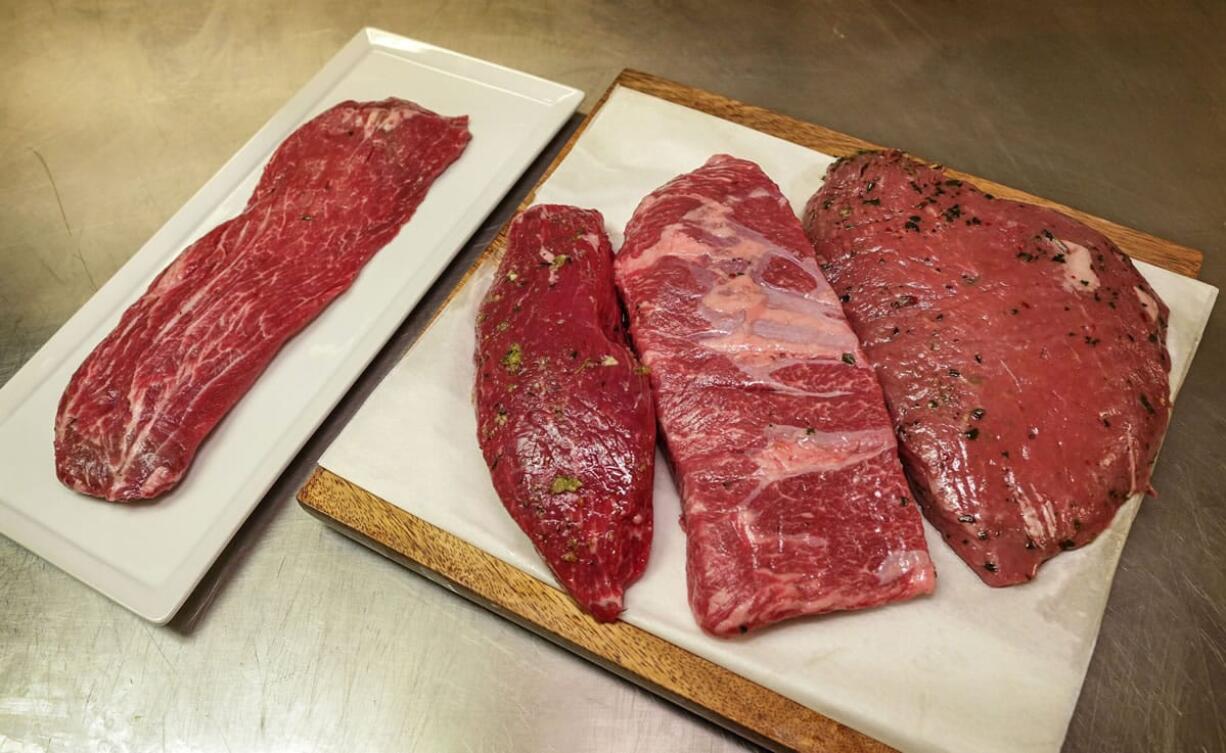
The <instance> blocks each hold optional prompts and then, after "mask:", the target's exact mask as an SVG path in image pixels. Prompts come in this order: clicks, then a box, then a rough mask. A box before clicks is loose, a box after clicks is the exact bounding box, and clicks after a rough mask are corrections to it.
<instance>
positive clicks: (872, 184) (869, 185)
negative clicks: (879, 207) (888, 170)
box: [864, 180, 877, 193]
mask: <svg viewBox="0 0 1226 753" xmlns="http://www.w3.org/2000/svg"><path fill="white" fill-rule="evenodd" d="M876 187H877V181H875V180H870V181H869V182H867V183H865V184H864V193H868V192H869V191H871V190H873V189H874V188H876Z"/></svg>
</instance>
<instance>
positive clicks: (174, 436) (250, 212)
mask: <svg viewBox="0 0 1226 753" xmlns="http://www.w3.org/2000/svg"><path fill="white" fill-rule="evenodd" d="M467 123H468V119H467V118H464V117H458V118H449V117H442V116H440V115H437V114H435V113H433V112H430V111H429V110H426V109H424V108H422V107H420V106H418V105H416V104H414V103H412V102H406V101H403V100H399V99H386V100H383V101H382V102H366V103H358V102H343V103H341V104H339V105H336V106H335V107H332V108H331V109H329V110H327V111H326V112H324V113H322V114H321V115H319V116H317V117H315V118H314V119H313V120H311V121H310V122H308V123H306V124H305V125H303V126H302V127H301V128H299V129H298V130H297V131H295V132H294V133H293V134H292V135H291V136H290V137H289V138H287V139H286V140H285V142H284V143H282V144H281V146H280V147H278V149H277V151H276V152H275V153H274V154H273V156H272V158H271V160H270V161H269V163H268V165H267V167H265V168H264V173H263V175H262V177H261V179H260V182H259V185H258V186H257V187H256V189H255V192H254V193H253V194H252V196H251V198H250V200H249V201H248V202H247V206H246V208H244V209H243V211H242V213H240V214H239V215H238V216H236V217H234V218H233V219H230V220H227V221H226V222H223V223H222V224H220V225H218V226H217V227H215V228H213V229H212V230H211V231H210V232H209V233H208V234H206V235H205V236H204V237H202V238H201V239H200V240H198V241H196V242H195V243H193V244H192V245H190V246H188V248H187V249H186V250H184V251H183V252H182V253H181V254H179V256H178V258H176V259H175V260H174V261H173V262H171V264H170V266H168V267H167V268H166V269H165V270H164V271H163V272H162V273H161V274H160V275H158V277H157V279H155V280H154V281H153V283H152V284H151V285H150V286H149V289H148V290H147V291H145V293H144V295H142V296H141V297H140V298H139V299H138V300H137V301H136V302H135V303H133V304H132V305H131V306H130V307H129V308H128V309H127V311H125V312H124V314H123V317H122V318H121V319H120V322H119V324H118V326H116V327H115V329H114V330H113V331H112V332H111V333H110V334H109V335H107V336H106V338H104V339H103V340H102V342H101V343H99V344H98V346H97V347H96V348H94V351H93V352H92V353H90V355H89V356H88V357H87V358H86V359H85V361H84V362H83V363H82V364H81V366H80V367H79V368H78V369H77V371H76V373H75V374H74V375H73V377H72V380H71V382H70V383H69V385H68V388H67V389H66V390H65V391H64V395H63V397H62V398H61V399H60V405H59V411H58V413H57V415H56V419H55V463H56V473H57V474H58V476H59V478H60V480H61V481H62V482H63V483H64V484H65V485H67V486H69V487H71V488H73V489H76V490H77V491H79V492H83V493H85V494H90V495H93V496H97V497H102V498H105V499H108V500H112V501H122V500H136V499H149V498H152V497H156V496H158V495H160V494H162V493H164V492H166V491H167V490H169V489H170V488H172V487H173V486H175V485H176V484H177V483H178V482H179V479H180V478H181V477H182V475H183V473H184V472H185V471H186V470H187V468H188V466H189V465H190V464H191V462H192V458H193V457H194V456H195V454H196V450H197V448H198V447H199V446H200V443H201V442H202V441H203V440H204V438H205V437H206V436H208V434H209V432H211V431H212V430H213V427H214V426H216V425H217V423H218V422H219V421H220V420H221V419H222V417H223V416H225V415H226V413H227V412H228V411H229V410H230V408H231V407H233V406H234V404H235V403H236V402H238V400H239V398H241V397H242V396H243V394H244V393H246V391H247V390H248V389H249V388H250V387H251V385H252V383H253V382H254V381H255V380H256V378H257V377H258V376H259V375H260V373H261V372H263V371H264V368H265V367H266V366H267V365H268V363H269V362H270V361H271V360H272V358H273V356H275V355H276V353H277V351H278V350H280V348H281V346H282V345H284V344H285V342H286V341H287V340H288V339H289V338H291V337H292V336H293V335H294V334H296V333H297V332H298V331H299V330H301V329H302V328H303V327H304V326H306V325H307V323H309V322H310V321H311V320H312V319H314V318H315V317H316V316H317V315H318V314H319V312H320V311H322V310H323V309H324V308H325V307H327V305H328V304H329V303H330V302H331V301H332V300H333V299H334V298H336V297H337V296H338V295H340V294H341V293H342V292H344V291H345V289H346V288H348V287H349V285H350V284H351V283H352V282H353V281H354V279H355V278H356V277H357V275H358V272H359V271H360V270H361V269H362V266H363V265H364V264H365V263H366V262H367V261H368V260H369V259H370V258H371V257H372V256H373V255H374V254H375V252H377V251H378V250H379V249H380V248H382V247H383V246H384V245H385V244H387V243H388V241H390V240H391V239H392V238H394V237H395V236H396V233H397V232H399V230H400V226H401V225H403V224H404V223H405V222H406V221H408V219H409V218H410V217H412V216H413V212H414V211H415V210H416V209H417V205H418V204H420V203H421V201H422V199H423V198H424V197H425V195H426V191H427V190H428V189H429V188H430V185H431V183H433V182H434V179H435V178H436V177H438V175H439V174H440V173H441V172H443V170H444V169H446V167H447V166H448V165H450V164H451V163H452V162H453V161H455V159H456V158H457V157H459V156H460V153H461V152H463V151H464V148H465V146H466V145H467V144H468V141H469V132H468V127H467Z"/></svg>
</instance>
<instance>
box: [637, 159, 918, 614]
mask: <svg viewBox="0 0 1226 753" xmlns="http://www.w3.org/2000/svg"><path fill="white" fill-rule="evenodd" d="M625 237H626V240H625V244H624V245H623V246H622V249H621V251H620V252H619V254H618V256H617V263H616V273H617V284H618V287H619V288H620V290H621V291H622V295H623V296H624V298H625V301H626V306H627V308H628V309H629V312H630V328H631V334H632V335H633V339H634V344H635V346H636V348H637V349H638V352H639V354H640V355H641V356H642V358H643V362H644V363H646V364H647V365H648V366H649V367H650V368H651V381H652V387H653V388H654V390H655V396H656V403H657V406H658V413H659V417H660V425H661V428H662V430H663V432H664V437H665V440H666V442H667V444H668V452H669V456H670V458H671V459H672V463H673V467H674V471H675V473H674V476H675V477H676V478H677V481H678V483H679V485H680V491H681V503H682V520H683V525H684V527H685V532H686V539H687V553H686V574H687V578H688V581H689V600H690V607H691V609H692V610H693V613H694V617H695V619H696V620H697V621H698V624H699V625H700V626H702V628H703V629H704V630H706V631H708V632H710V633H712V634H714V635H718V636H730V635H736V634H738V633H744V632H746V631H749V630H753V629H756V628H760V627H764V626H766V625H769V624H771V623H775V622H779V621H780V620H785V619H788V618H792V617H799V616H801V615H814V614H823V613H826V612H833V611H837V610H850V609H862V608H866V607H872V606H876V605H879V604H885V603H888V602H893V601H901V600H903V599H909V598H912V597H915V596H919V595H922V594H926V593H929V592H930V591H932V589H933V587H934V586H935V573H934V571H933V568H932V563H931V561H930V560H929V558H928V546H927V544H926V542H925V541H924V531H923V524H922V522H921V520H920V515H919V512H918V511H917V510H916V506H915V505H914V504H912V503H911V500H910V493H909V491H908V489H907V482H906V480H905V479H904V477H903V472H902V467H901V466H900V465H899V462H898V454H897V451H896V449H895V447H896V445H895V440H894V433H893V431H892V429H891V426H890V417H889V414H887V413H886V409H885V401H884V400H883V398H882V395H881V387H880V386H879V385H878V384H877V379H876V377H875V376H874V375H873V370H872V369H871V368H870V367H869V366H868V364H867V362H866V361H865V359H864V354H863V353H862V352H861V350H860V347H859V345H858V343H857V342H856V336H855V334H854V333H853V332H852V331H851V327H849V326H848V324H847V320H846V319H845V318H844V317H843V312H842V310H841V309H840V308H839V302H838V299H837V298H836V297H835V294H834V291H833V290H831V289H830V286H829V285H828V284H827V283H826V281H825V280H824V279H822V275H821V273H820V272H819V271H818V269H817V264H816V263H815V262H814V260H813V255H812V252H811V250H810V248H809V245H808V243H807V241H806V240H805V235H804V231H803V230H802V229H801V227H800V222H799V221H798V220H797V219H796V215H795V214H793V213H792V209H791V207H790V206H789V205H788V202H787V199H785V198H784V197H783V195H782V194H781V193H780V191H779V187H778V186H776V185H775V184H774V182H772V181H771V179H770V178H768V177H767V176H766V174H765V173H763V172H762V170H761V168H759V167H758V166H757V165H755V164H754V163H752V162H747V161H745V160H741V159H736V158H734V157H729V156H727V155H717V156H715V157H712V158H711V159H710V161H708V162H707V164H706V165H704V166H702V167H700V168H699V169H697V170H695V171H694V172H691V173H688V174H686V175H682V176H679V177H677V178H674V179H673V180H672V181H670V182H669V183H667V184H666V185H664V186H663V187H661V188H659V189H657V190H656V191H655V192H653V193H652V194H651V195H650V196H648V197H647V198H645V199H643V201H642V202H641V203H640V204H639V206H638V209H637V210H635V213H634V216H633V217H632V218H631V220H630V224H629V225H628V226H627V227H626V235H625Z"/></svg>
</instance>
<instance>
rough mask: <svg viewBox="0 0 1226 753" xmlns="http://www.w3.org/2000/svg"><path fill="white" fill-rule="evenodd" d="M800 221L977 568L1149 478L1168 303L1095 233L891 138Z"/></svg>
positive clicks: (1073, 541) (1025, 557) (1006, 580)
mask: <svg viewBox="0 0 1226 753" xmlns="http://www.w3.org/2000/svg"><path fill="white" fill-rule="evenodd" d="M804 220H805V230H806V232H807V233H808V235H809V238H810V239H811V240H812V241H813V244H814V248H815V249H816V251H817V257H818V260H819V261H820V262H821V264H822V269H823V270H824V271H825V272H826V275H827V278H828V279H829V280H830V283H831V284H832V285H833V286H834V289H835V291H836V292H837V293H838V294H839V295H840V297H841V300H842V301H843V308H844V310H845V311H846V312H847V316H848V319H849V320H850V321H851V325H852V327H853V328H854V329H855V330H856V333H857V334H858V335H859V336H860V341H861V343H862V344H863V346H864V350H865V353H866V354H867V355H868V358H869V360H870V361H871V362H872V364H873V366H874V367H875V368H876V369H877V374H878V376H879V377H880V378H881V384H882V387H884V389H885V395H886V401H887V403H888V404H889V408H890V413H891V414H892V416H893V418H894V426H895V429H896V431H897V432H898V436H899V438H900V441H901V446H902V456H903V461H904V464H905V466H906V468H907V471H908V475H909V476H910V478H911V481H912V482H913V484H914V486H915V488H916V490H917V492H918V494H919V498H920V501H921V503H922V504H923V508H924V513H925V514H926V515H927V516H928V519H929V520H930V521H931V522H932V524H933V525H934V526H936V527H937V529H938V530H940V531H941V533H942V534H943V535H944V537H945V539H946V540H947V541H948V542H949V544H950V545H951V546H952V547H953V548H954V551H956V552H957V553H958V556H960V557H962V559H963V560H965V561H966V563H967V564H968V565H969V566H970V567H971V568H973V569H974V571H975V573H976V574H977V575H979V577H980V578H982V579H983V581H984V582H985V583H987V584H989V585H992V586H1009V585H1013V584H1016V583H1021V582H1024V581H1027V580H1030V579H1031V578H1033V577H1034V576H1035V572H1036V571H1037V569H1038V567H1039V565H1040V564H1042V563H1043V562H1044V561H1045V560H1047V559H1049V558H1051V557H1053V556H1055V555H1056V554H1059V553H1060V552H1061V551H1063V550H1066V549H1073V548H1075V547H1079V546H1082V545H1084V544H1087V543H1089V542H1090V541H1093V540H1094V538H1095V537H1096V536H1097V535H1098V534H1099V533H1100V532H1101V531H1102V530H1103V529H1104V528H1106V527H1107V525H1108V524H1109V523H1110V522H1111V519H1112V518H1113V517H1114V516H1115V512H1116V510H1118V509H1119V507H1120V505H1122V504H1123V503H1124V501H1125V500H1127V499H1128V498H1129V497H1131V496H1132V495H1133V494H1135V493H1137V492H1143V491H1146V490H1147V489H1148V488H1149V478H1150V473H1151V471H1152V467H1153V463H1154V459H1155V456H1156V454H1157V452H1158V445H1159V442H1160V441H1161V439H1162V434H1163V432H1164V431H1165V429H1166V424H1167V419H1168V418H1169V417H1170V413H1171V400H1170V385H1169V384H1168V379H1167V376H1168V372H1169V370H1170V365H1171V359H1170V356H1169V355H1168V354H1167V351H1166V327H1167V308H1166V306H1165V305H1164V304H1163V303H1162V301H1161V300H1159V298H1158V296H1157V294H1155V293H1154V291H1153V289H1152V288H1150V286H1149V285H1148V284H1147V283H1146V282H1145V280H1144V279H1143V278H1142V277H1141V275H1140V274H1138V272H1137V270H1136V268H1135V267H1133V265H1132V262H1131V261H1129V259H1128V257H1127V256H1125V255H1124V254H1123V253H1121V252H1120V250H1119V249H1118V248H1116V246H1115V244H1113V243H1112V242H1111V241H1110V240H1108V239H1107V238H1106V237H1105V236H1103V235H1102V234H1101V233H1098V232H1096V231H1094V230H1091V229H1090V228H1088V227H1086V226H1085V225H1083V224H1081V223H1079V222H1077V221H1075V220H1073V219H1070V218H1069V217H1067V216H1065V215H1063V214H1061V213H1059V212H1056V211H1054V210H1051V209H1046V208H1043V207H1038V206H1033V205H1030V204H1023V203H1019V202H1016V201H1005V200H1002V199H997V198H994V197H992V196H991V195H989V194H986V193H983V192H982V191H979V190H978V189H976V188H975V187H974V186H972V185H970V184H967V183H963V182H961V181H958V180H955V179H953V178H950V177H949V176H947V175H946V174H945V173H943V172H942V171H941V170H940V169H939V168H935V167H928V166H926V165H922V164H919V163H917V162H915V161H913V160H911V159H909V158H907V157H906V156H904V155H903V154H901V153H899V152H877V153H867V154H861V155H859V156H856V157H852V158H849V159H843V160H839V161H838V162H836V163H835V164H834V165H833V166H831V168H830V170H829V171H828V173H827V175H826V182H825V184H824V185H823V186H822V188H821V190H820V191H818V192H817V193H816V194H815V195H814V196H813V198H812V199H811V200H810V201H809V203H808V207H807V209H806V211H805V218H804Z"/></svg>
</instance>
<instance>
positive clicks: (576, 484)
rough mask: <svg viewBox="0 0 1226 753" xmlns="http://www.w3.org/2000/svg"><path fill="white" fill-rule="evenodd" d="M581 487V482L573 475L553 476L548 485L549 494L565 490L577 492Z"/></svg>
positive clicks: (562, 492)
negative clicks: (551, 481)
mask: <svg viewBox="0 0 1226 753" xmlns="http://www.w3.org/2000/svg"><path fill="white" fill-rule="evenodd" d="M582 488H583V482H581V481H580V480H579V479H577V478H575V477H574V476H554V477H553V483H551V484H550V485H549V493H550V494H566V493H567V492H577V491H579V490H580V489H582Z"/></svg>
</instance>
